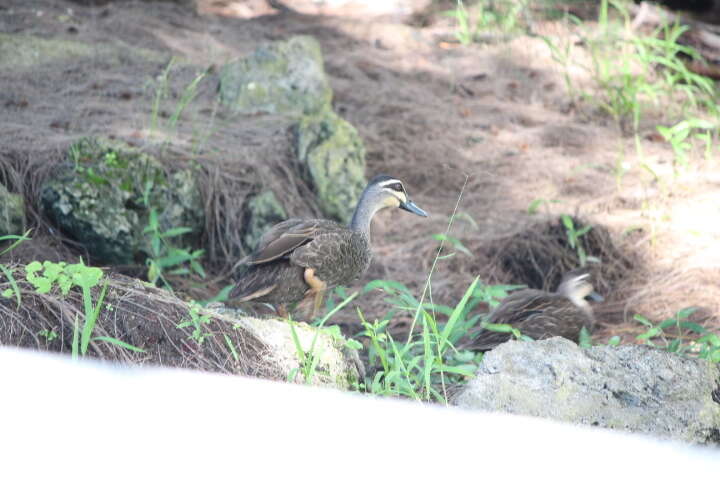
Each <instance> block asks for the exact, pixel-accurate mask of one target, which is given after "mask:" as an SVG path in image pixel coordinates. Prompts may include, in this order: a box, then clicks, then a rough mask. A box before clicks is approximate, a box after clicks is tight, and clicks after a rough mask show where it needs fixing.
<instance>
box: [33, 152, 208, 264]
mask: <svg viewBox="0 0 720 480" xmlns="http://www.w3.org/2000/svg"><path fill="white" fill-rule="evenodd" d="M68 157H69V160H70V163H71V164H72V166H68V167H67V168H64V169H62V170H60V171H58V172H56V175H54V176H53V177H52V178H50V179H49V180H48V181H47V182H45V184H43V187H42V191H41V204H42V207H43V210H44V212H45V213H46V215H47V216H48V217H49V218H50V219H51V220H52V221H53V222H54V223H55V224H56V225H57V226H58V227H59V228H60V229H61V230H63V231H64V232H65V233H67V234H69V235H70V236H72V237H73V238H75V239H76V240H78V241H79V242H81V243H82V244H83V245H84V246H85V247H86V248H87V249H88V251H89V252H90V254H91V255H93V256H94V257H96V258H97V259H99V260H100V261H102V262H104V263H107V264H127V263H132V262H133V261H134V260H136V257H138V256H143V255H150V253H151V246H150V242H151V236H150V235H148V234H144V233H143V229H144V228H145V227H146V226H147V225H148V223H149V216H150V214H151V211H152V210H153V209H154V210H155V211H156V213H157V216H158V223H159V230H160V231H161V232H165V231H167V230H169V229H171V228H175V227H188V228H190V230H191V231H190V232H189V233H187V234H185V235H183V236H180V237H173V238H172V239H171V240H170V241H172V242H173V243H174V244H175V245H177V246H190V245H193V244H194V243H195V242H196V240H197V238H198V237H199V235H200V233H201V231H202V228H203V226H204V210H203V204H202V199H201V197H200V191H199V189H198V186H197V184H196V181H195V179H194V177H193V175H192V172H190V171H183V170H181V171H177V172H175V173H173V174H168V173H167V172H166V171H165V170H164V169H163V167H162V165H161V164H160V163H159V162H158V161H157V160H156V159H155V158H154V157H152V156H150V155H148V154H146V153H143V152H141V151H140V150H138V149H136V148H133V147H131V146H130V145H128V144H125V143H123V142H119V141H111V140H106V139H98V138H86V139H82V140H79V141H78V142H76V143H75V144H73V145H72V146H71V147H70V151H69V155H68ZM146 196H147V199H148V202H147V204H146V202H145V197H146Z"/></svg>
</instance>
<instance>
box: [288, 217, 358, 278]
mask: <svg viewBox="0 0 720 480" xmlns="http://www.w3.org/2000/svg"><path fill="white" fill-rule="evenodd" d="M352 236H353V232H352V231H351V230H348V229H347V228H342V227H340V226H339V225H337V224H336V225H325V226H324V228H322V229H320V231H319V232H318V233H317V234H316V235H315V237H314V238H313V239H312V241H310V242H307V243H306V244H304V245H302V246H301V247H299V248H297V249H295V250H294V251H293V252H292V254H291V255H290V261H291V262H292V263H293V264H295V265H298V266H301V267H305V268H320V267H321V266H323V265H326V264H327V263H328V262H333V261H337V259H340V258H343V257H344V253H347V252H346V250H347V249H346V247H347V245H348V244H349V243H351V241H352Z"/></svg>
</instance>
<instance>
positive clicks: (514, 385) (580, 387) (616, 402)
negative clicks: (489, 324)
mask: <svg viewBox="0 0 720 480" xmlns="http://www.w3.org/2000/svg"><path fill="white" fill-rule="evenodd" d="M719 389H720V369H719V368H718V366H717V365H714V364H712V363H709V362H707V361H704V360H698V359H690V358H683V357H681V356H679V355H676V354H672V353H669V352H665V351H662V350H658V349H654V348H651V347H646V346H639V345H623V346H619V347H593V348H590V349H581V348H580V347H578V346H577V345H575V344H574V343H573V342H571V341H569V340H566V339H563V338H559V337H556V338H552V339H549V340H542V341H536V342H515V341H512V342H507V343H505V344H502V345H500V346H499V347H497V348H496V349H494V350H492V351H491V352H489V353H487V354H486V355H485V357H484V359H483V362H482V364H481V366H480V368H479V370H478V373H477V377H476V378H474V379H473V380H471V381H470V382H469V383H468V385H467V386H466V387H465V388H464V389H463V390H462V391H461V392H460V393H459V394H458V395H457V396H456V397H455V399H454V400H453V403H454V404H456V405H458V406H461V407H464V408H470V409H478V410H486V411H501V412H508V413H515V414H523V415H532V416H536V417H545V418H552V419H556V420H562V421H567V422H572V423H578V424H585V425H596V426H602V427H607V428H611V429H619V430H629V431H632V432H641V433H645V434H651V435H655V436H658V437H664V438H672V439H676V440H683V441H689V442H694V443H720V390H719Z"/></svg>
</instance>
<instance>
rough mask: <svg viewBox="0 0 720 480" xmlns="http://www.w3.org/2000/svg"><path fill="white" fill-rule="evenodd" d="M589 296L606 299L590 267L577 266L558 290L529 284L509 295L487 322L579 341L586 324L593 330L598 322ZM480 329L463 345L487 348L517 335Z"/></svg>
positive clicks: (538, 337) (534, 335)
mask: <svg viewBox="0 0 720 480" xmlns="http://www.w3.org/2000/svg"><path fill="white" fill-rule="evenodd" d="M588 299H590V300H592V301H596V302H601V301H603V297H602V296H601V295H600V294H599V293H597V292H595V288H594V287H593V285H592V283H591V282H590V273H589V271H588V270H587V269H585V268H580V269H575V270H572V271H570V272H568V273H566V274H565V275H563V278H562V280H561V282H560V285H559V286H558V288H557V290H556V291H555V292H546V291H544V290H536V289H532V288H529V289H525V290H519V291H517V292H514V293H512V294H510V295H508V296H507V297H505V298H504V299H503V300H502V301H501V302H500V305H498V306H497V308H496V309H495V310H493V312H492V313H491V314H490V317H489V318H488V320H487V323H494V324H507V325H511V326H512V327H514V328H517V329H518V330H520V333H522V334H523V335H526V336H528V337H530V338H532V339H533V340H542V339H546V338H551V337H564V338H567V339H569V340H572V341H574V342H577V341H578V338H579V336H580V330H581V329H582V328H583V327H585V328H586V329H587V330H588V332H591V331H592V328H593V326H594V324H595V317H594V315H593V310H592V306H591V305H590V303H589V301H588ZM476 331H479V332H480V333H479V334H478V335H477V336H476V337H474V338H473V339H472V340H470V341H469V342H466V343H465V344H464V345H462V348H466V349H469V350H473V351H479V352H486V351H488V350H492V349H493V348H495V347H497V346H498V345H500V344H501V343H504V342H506V341H508V340H510V339H511V338H512V336H513V335H512V334H511V333H504V332H494V331H491V330H487V329H485V328H482V327H481V328H480V329H478V330H476Z"/></svg>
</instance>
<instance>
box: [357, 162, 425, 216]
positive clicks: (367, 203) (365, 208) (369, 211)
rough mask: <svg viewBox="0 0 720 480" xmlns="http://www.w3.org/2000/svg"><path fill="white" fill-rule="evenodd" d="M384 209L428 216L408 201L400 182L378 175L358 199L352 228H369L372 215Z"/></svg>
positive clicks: (388, 176) (408, 198) (393, 178)
mask: <svg viewBox="0 0 720 480" xmlns="http://www.w3.org/2000/svg"><path fill="white" fill-rule="evenodd" d="M384 208H400V209H402V210H405V211H407V212H410V213H414V214H415V215H420V216H421V217H427V216H428V214H427V213H426V212H425V210H423V209H422V208H420V207H418V206H417V205H415V202H413V201H412V200H410V196H409V195H408V193H407V190H405V186H404V185H403V182H402V181H401V180H398V179H397V178H395V177H391V176H390V175H378V176H376V177H374V178H373V179H372V180H370V182H369V183H368V185H367V187H365V190H364V191H363V193H362V196H361V197H360V202H359V203H358V206H357V209H356V210H355V215H354V216H353V220H352V226H353V227H354V228H366V227H369V224H370V220H371V219H372V217H373V215H375V213H376V212H378V211H379V210H382V209H384Z"/></svg>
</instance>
